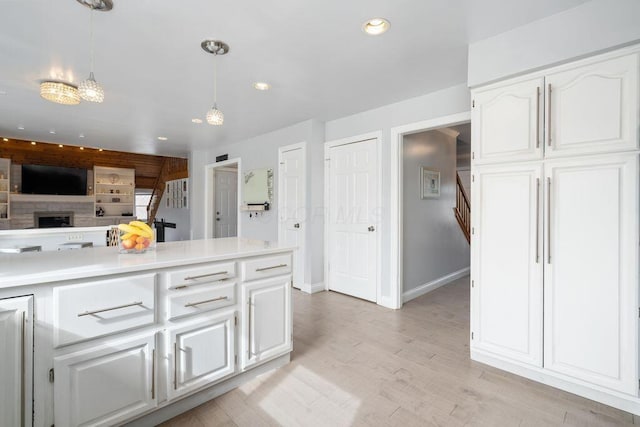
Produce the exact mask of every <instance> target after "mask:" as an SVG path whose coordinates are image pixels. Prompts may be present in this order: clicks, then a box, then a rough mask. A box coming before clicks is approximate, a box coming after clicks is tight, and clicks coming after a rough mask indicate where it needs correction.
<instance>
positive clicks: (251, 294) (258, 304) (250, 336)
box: [240, 275, 292, 369]
mask: <svg viewBox="0 0 640 427" xmlns="http://www.w3.org/2000/svg"><path fill="white" fill-rule="evenodd" d="M240 301H241V304H242V339H241V340H240V344H241V345H240V354H241V357H240V360H241V361H242V369H245V368H247V367H249V366H252V365H255V364H259V363H261V362H265V361H267V360H269V359H271V358H273V357H276V356H280V355H283V354H286V353H288V352H290V351H291V349H292V346H291V276H290V275H289V276H280V277H276V278H273V279H266V280H261V281H255V282H249V283H244V284H242V286H241V298H240Z"/></svg>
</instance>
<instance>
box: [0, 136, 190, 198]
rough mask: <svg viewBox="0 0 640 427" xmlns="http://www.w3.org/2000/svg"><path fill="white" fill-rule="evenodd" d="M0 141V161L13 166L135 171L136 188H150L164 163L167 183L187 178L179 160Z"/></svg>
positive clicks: (186, 168) (184, 163)
mask: <svg viewBox="0 0 640 427" xmlns="http://www.w3.org/2000/svg"><path fill="white" fill-rule="evenodd" d="M7 139H8V141H4V140H3V139H2V137H0V158H7V159H11V163H14V164H32V165H47V166H64V167H70V168H83V169H93V167H94V166H112V167H119V168H131V169H135V171H136V187H137V188H153V187H154V185H155V183H156V180H157V178H158V176H160V172H161V169H162V165H163V162H164V161H165V160H166V163H165V165H166V167H167V179H168V180H172V179H181V178H188V176H189V166H188V160H187V159H183V158H179V157H164V156H152V155H148V154H137V153H127V152H123V151H112V150H103V151H99V150H98V149H96V148H84V149H82V150H81V149H80V147H78V146H71V145H64V146H63V147H59V146H58V144H51V143H46V142H38V141H36V145H32V144H31V141H25V140H19V139H11V138H7Z"/></svg>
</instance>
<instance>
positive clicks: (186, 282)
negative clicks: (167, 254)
mask: <svg viewBox="0 0 640 427" xmlns="http://www.w3.org/2000/svg"><path fill="white" fill-rule="evenodd" d="M235 276H236V263H235V262H222V263H216V264H204V265H202V266H199V267H191V268H183V269H180V270H174V271H172V272H170V273H168V278H169V289H172V288H181V287H189V286H193V285H199V284H202V283H209V282H215V281H217V280H220V279H228V278H230V277H235Z"/></svg>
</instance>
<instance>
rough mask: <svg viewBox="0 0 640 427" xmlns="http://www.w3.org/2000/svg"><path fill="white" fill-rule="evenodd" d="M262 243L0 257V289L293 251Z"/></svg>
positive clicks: (225, 242)
mask: <svg viewBox="0 0 640 427" xmlns="http://www.w3.org/2000/svg"><path fill="white" fill-rule="evenodd" d="M293 249H295V248H293V247H291V246H286V245H282V244H280V243H278V242H267V241H264V240H252V239H243V238H237V237H228V238H223V239H206V240H187V241H181V242H168V243H158V244H157V247H156V249H155V250H154V251H149V252H145V253H142V254H121V253H119V252H118V248H117V247H96V248H86V249H78V250H72V251H52V252H25V253H21V254H0V289H2V288H10V287H14V286H24V285H37V284H42V283H51V282H60V281H65V280H74V279H82V278H89V277H98V276H105V275H110V274H121V273H130V272H136V271H144V270H149V269H160V268H167V267H176V266H181V265H189V264H198V263H203V262H213V261H222V260H228V259H234V258H243V257H249V256H258V255H267V254H273V253H281V252H287V251H290V250H293Z"/></svg>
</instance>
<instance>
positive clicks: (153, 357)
mask: <svg viewBox="0 0 640 427" xmlns="http://www.w3.org/2000/svg"><path fill="white" fill-rule="evenodd" d="M155 398H156V349H155V348H154V349H153V351H152V352H151V400H154V399H155Z"/></svg>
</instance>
